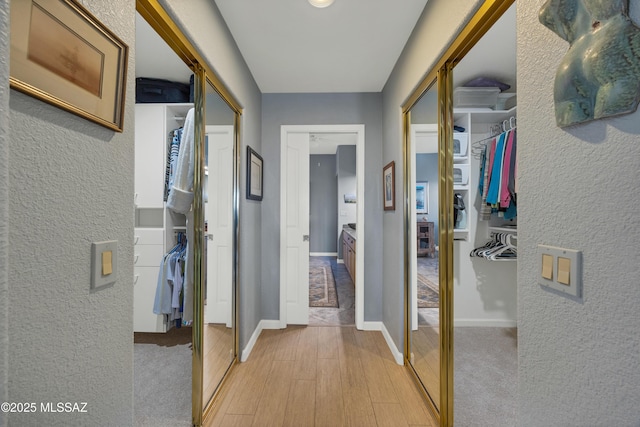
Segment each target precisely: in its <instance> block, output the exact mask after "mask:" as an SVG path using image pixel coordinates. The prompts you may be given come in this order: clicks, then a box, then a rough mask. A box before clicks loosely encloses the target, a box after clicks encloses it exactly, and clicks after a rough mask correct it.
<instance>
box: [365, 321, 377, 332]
mask: <svg viewBox="0 0 640 427" xmlns="http://www.w3.org/2000/svg"><path fill="white" fill-rule="evenodd" d="M362 330H363V331H381V330H382V322H363V323H362Z"/></svg>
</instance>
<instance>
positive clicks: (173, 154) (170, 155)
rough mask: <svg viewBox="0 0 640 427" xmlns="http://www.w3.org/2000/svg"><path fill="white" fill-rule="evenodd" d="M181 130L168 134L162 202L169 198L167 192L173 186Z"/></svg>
mask: <svg viewBox="0 0 640 427" xmlns="http://www.w3.org/2000/svg"><path fill="white" fill-rule="evenodd" d="M182 129H183V128H181V127H180V128H178V129H174V130H172V131H171V132H169V140H168V144H167V165H166V169H165V176H164V201H165V202H166V201H167V198H168V197H169V190H170V189H171V186H172V185H173V180H174V179H175V175H176V167H177V162H178V153H179V152H180V141H181V140H182Z"/></svg>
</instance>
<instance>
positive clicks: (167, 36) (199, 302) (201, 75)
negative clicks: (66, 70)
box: [136, 0, 242, 426]
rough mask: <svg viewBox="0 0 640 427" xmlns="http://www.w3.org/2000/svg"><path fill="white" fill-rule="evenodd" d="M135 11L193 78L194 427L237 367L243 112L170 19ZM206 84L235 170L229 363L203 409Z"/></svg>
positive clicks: (151, 3) (154, 1)
mask: <svg viewBox="0 0 640 427" xmlns="http://www.w3.org/2000/svg"><path fill="white" fill-rule="evenodd" d="M136 10H137V11H138V13H140V15H141V16H142V17H143V18H144V19H145V20H146V21H147V22H148V23H149V25H151V27H152V28H153V29H154V30H155V31H156V32H157V33H158V35H160V37H161V38H162V39H163V40H164V41H165V42H166V43H167V45H168V46H169V47H170V48H171V49H173V51H174V52H175V53H176V54H177V55H178V56H179V57H180V59H182V60H183V61H184V62H185V64H187V66H188V67H189V68H191V70H193V72H194V74H195V78H194V110H195V111H194V113H195V114H194V121H195V124H196V125H195V129H194V141H195V149H194V162H195V164H197V165H200V167H198V168H195V172H194V201H193V210H194V227H195V230H194V241H193V245H194V263H193V268H194V271H193V278H194V293H193V305H194V307H193V329H192V331H193V332H192V333H193V336H192V342H193V351H192V373H191V376H192V389H191V390H192V392H191V412H192V423H193V425H194V426H200V425H202V423H203V421H204V420H205V419H206V418H207V416H208V415H209V414H211V412H212V410H213V407H214V404H215V402H216V398H217V396H218V394H219V391H220V389H221V387H222V385H223V384H224V382H225V380H226V379H227V378H228V376H229V373H230V372H231V368H232V367H233V365H235V364H236V363H237V362H238V310H237V307H238V286H237V285H238V277H239V276H238V274H239V269H238V264H239V262H238V261H239V259H238V253H239V249H238V242H239V240H238V233H239V229H238V224H239V221H238V219H239V201H240V190H239V188H240V187H239V185H240V115H241V114H242V108H241V107H240V103H239V102H238V101H237V100H236V99H235V98H234V97H233V96H232V95H231V92H229V90H228V89H227V88H226V86H225V85H224V84H223V83H222V81H221V80H220V79H219V78H218V76H217V75H216V74H215V73H214V72H213V69H212V67H210V66H209V64H208V63H207V62H206V61H205V59H204V58H203V57H202V56H201V55H200V53H199V52H198V51H197V49H196V48H195V47H194V46H193V44H191V42H190V41H189V40H188V39H187V37H186V36H185V35H184V34H183V33H182V31H181V30H180V29H179V28H178V26H177V25H176V24H175V23H174V22H173V20H172V19H171V17H170V16H169V14H168V13H167V12H166V11H165V10H164V8H163V7H162V6H161V5H160V4H159V2H158V0H136ZM207 83H209V84H211V86H212V87H213V88H214V90H215V91H216V92H217V93H218V94H219V95H220V97H221V98H222V99H223V100H224V101H225V102H226V103H227V104H228V105H229V107H230V108H231V110H232V111H233V112H234V116H235V119H234V148H233V153H234V154H233V155H234V165H233V229H234V231H235V232H234V236H233V247H234V250H233V265H234V268H233V284H232V287H233V288H232V289H233V291H232V296H233V304H232V305H233V307H232V310H233V322H234V333H233V334H234V337H233V341H234V343H233V361H232V362H231V366H230V368H229V370H228V371H227V373H226V374H225V376H224V378H223V379H222V381H221V382H220V385H219V386H218V388H217V389H216V391H215V393H214V394H213V397H212V398H211V400H210V401H209V403H208V404H207V405H206V407H205V406H204V405H203V403H202V401H203V399H202V395H203V372H204V370H203V363H204V358H203V348H202V347H203V345H202V343H203V320H204V316H203V313H204V299H203V289H204V286H205V274H204V272H205V267H204V264H203V254H204V206H203V200H202V195H203V192H202V186H203V181H204V152H205V149H204V145H205V113H206V112H205V101H204V100H205V99H206V85H207Z"/></svg>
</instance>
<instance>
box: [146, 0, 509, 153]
mask: <svg viewBox="0 0 640 427" xmlns="http://www.w3.org/2000/svg"><path fill="white" fill-rule="evenodd" d="M215 2H216V4H217V5H218V7H219V9H220V11H221V13H222V16H223V18H224V19H225V21H226V22H227V25H228V26H229V28H230V30H231V33H232V34H233V37H234V39H235V40H236V42H237V44H238V47H239V49H240V51H241V53H242V55H243V57H244V58H245V60H246V62H247V64H248V66H249V68H250V70H251V73H252V74H253V76H254V78H255V80H256V82H257V83H258V86H259V87H260V90H261V91H262V92H263V93H320V92H380V91H381V90H382V88H383V87H384V84H385V83H386V81H387V79H388V77H389V74H390V73H391V70H392V69H393V66H394V65H395V62H396V61H397V59H398V57H399V55H400V53H401V51H402V49H403V47H404V45H405V43H406V41H407V39H408V38H409V36H410V33H411V31H412V30H413V27H414V26H415V23H416V22H417V20H418V18H419V16H420V14H421V12H422V10H423V8H424V6H425V4H426V2H427V0H393V1H389V0H335V3H334V4H333V5H331V6H329V7H327V8H324V9H317V8H315V7H312V6H311V5H310V4H309V3H308V2H307V0H268V1H267V0H260V1H256V0H215ZM515 23H516V14H515V3H514V5H512V6H511V8H510V9H509V10H508V11H507V12H506V13H505V14H504V15H503V17H502V18H501V19H500V21H498V23H497V24H496V25H494V26H493V27H492V28H491V29H490V30H489V32H488V33H487V34H486V35H485V36H484V37H483V38H482V39H481V40H480V41H479V42H478V44H477V45H476V46H475V47H474V48H473V49H472V50H471V52H469V54H467V56H465V58H463V60H462V61H461V62H460V63H459V64H458V65H457V66H456V67H455V69H454V86H458V85H463V84H464V83H466V82H467V81H469V80H471V79H472V78H475V77H479V76H483V77H492V78H495V79H497V80H500V81H503V82H504V83H507V84H510V85H511V89H510V90H509V91H510V92H514V91H515V87H516V81H515V75H516V60H515V58H516V36H515ZM381 28H383V29H384V31H381V30H380V29H381ZM426 71H427V70H425V72H426ZM190 75H191V71H190V70H189V68H188V67H187V66H186V65H185V64H184V63H183V62H182V61H181V60H180V59H179V58H178V56H177V55H176V54H175V53H174V52H173V51H172V50H171V49H170V48H169V47H168V46H167V45H166V44H165V43H164V41H162V39H161V38H160V37H159V36H158V35H157V34H156V33H155V31H154V30H153V29H152V28H151V27H150V26H149V24H147V22H146V21H145V20H144V19H142V18H141V17H140V16H139V15H137V16H136V77H154V78H162V79H167V80H174V81H180V82H184V83H187V82H188V81H189V76H190ZM407 95H408V94H407ZM334 152H335V151H334Z"/></svg>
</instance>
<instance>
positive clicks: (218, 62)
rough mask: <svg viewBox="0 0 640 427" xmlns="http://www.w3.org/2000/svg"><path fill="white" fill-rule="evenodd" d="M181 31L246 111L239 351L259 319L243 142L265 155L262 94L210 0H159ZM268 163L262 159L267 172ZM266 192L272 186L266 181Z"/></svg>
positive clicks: (254, 205)
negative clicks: (262, 140)
mask: <svg viewBox="0 0 640 427" xmlns="http://www.w3.org/2000/svg"><path fill="white" fill-rule="evenodd" d="M160 3H162V4H163V5H165V7H166V8H167V9H168V11H169V13H170V14H171V16H172V17H173V18H174V19H175V21H176V22H177V24H178V26H179V27H180V28H182V31H183V32H184V33H185V34H186V35H187V36H188V37H189V38H190V39H191V41H192V42H193V43H194V45H195V46H196V48H197V49H198V50H199V51H200V52H201V54H202V55H203V56H204V57H205V59H206V60H207V61H208V63H209V64H210V65H211V67H212V68H213V69H214V70H215V72H216V73H217V74H218V76H219V77H220V79H221V80H222V81H223V82H224V83H225V85H226V86H227V87H228V88H229V90H230V91H231V92H232V93H233V94H234V96H235V97H236V98H237V99H238V102H239V103H240V104H241V106H242V107H243V109H244V111H243V114H242V118H241V126H240V138H241V149H240V154H241V156H242V158H241V162H240V165H241V168H240V171H241V173H240V230H241V233H240V242H239V245H240V277H239V299H240V301H239V305H240V307H239V310H240V311H239V314H240V324H239V325H238V326H239V328H240V350H242V349H243V348H245V347H246V345H247V343H248V342H249V339H250V338H251V335H252V334H253V332H254V331H255V329H256V327H257V325H258V323H259V322H260V320H261V319H262V318H263V316H261V312H260V310H261V309H260V298H261V294H260V287H261V274H260V272H261V262H262V256H261V243H260V239H261V232H260V224H261V221H262V220H261V216H262V206H263V205H264V204H263V203H261V202H258V201H254V200H247V199H246V197H245V190H246V176H245V167H244V165H245V164H246V152H247V144H248V145H251V148H253V149H254V150H256V151H257V152H258V154H260V155H262V156H263V157H264V153H263V152H262V151H263V146H262V144H261V130H260V128H261V116H262V113H261V93H260V90H259V89H258V86H257V85H256V83H255V80H254V79H253V77H252V76H251V73H250V72H249V68H248V67H247V64H246V63H245V61H244V59H243V58H242V56H241V55H240V51H239V50H238V48H237V46H236V44H235V41H234V40H233V37H232V36H231V33H230V32H229V30H228V28H227V26H226V24H225V22H224V20H223V19H222V16H221V15H220V11H219V10H218V8H217V6H216V5H215V3H214V2H212V1H209V0H161V1H160ZM270 167H271V166H270V165H269V164H268V163H267V162H265V175H266V174H267V173H268V171H269V168H270ZM266 185H267V186H266V187H265V192H266V194H269V191H272V190H270V189H274V188H277V187H271V186H269V184H268V183H267V184H266Z"/></svg>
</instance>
